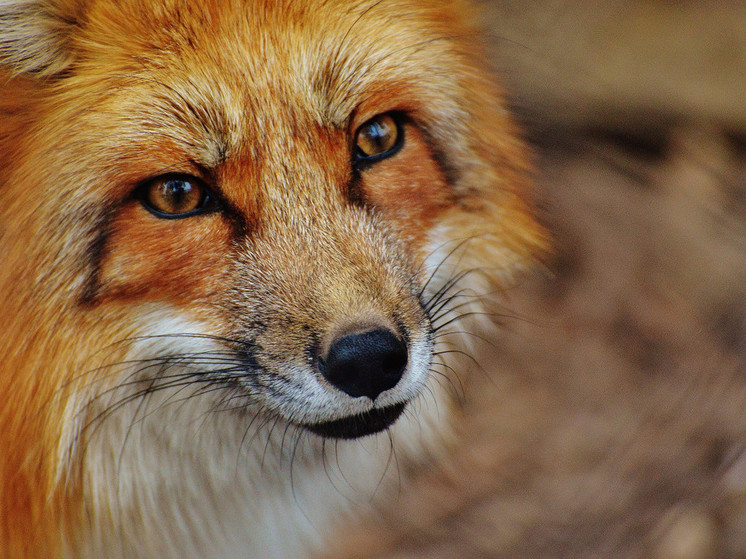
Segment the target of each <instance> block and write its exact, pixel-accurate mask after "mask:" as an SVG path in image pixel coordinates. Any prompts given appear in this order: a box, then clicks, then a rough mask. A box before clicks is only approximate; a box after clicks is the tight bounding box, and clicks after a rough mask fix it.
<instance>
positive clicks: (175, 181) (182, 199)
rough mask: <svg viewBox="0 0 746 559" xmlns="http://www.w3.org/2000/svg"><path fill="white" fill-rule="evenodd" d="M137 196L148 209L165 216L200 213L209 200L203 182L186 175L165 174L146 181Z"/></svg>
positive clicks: (174, 216) (185, 215)
mask: <svg viewBox="0 0 746 559" xmlns="http://www.w3.org/2000/svg"><path fill="white" fill-rule="evenodd" d="M139 197H140V200H141V202H142V203H143V205H144V206H145V207H146V208H147V209H148V210H150V211H151V212H152V213H154V214H155V215H157V216H158V217H165V218H177V217H187V216H190V215H194V214H196V213H200V212H202V211H203V210H205V208H207V206H208V204H209V202H210V196H209V193H208V190H207V187H206V186H205V185H204V183H202V181H200V180H199V179H197V178H195V177H191V176H188V175H166V176H163V177H158V178H156V179H153V180H151V181H148V182H147V183H145V184H144V185H143V186H142V187H141V189H140V193H139Z"/></svg>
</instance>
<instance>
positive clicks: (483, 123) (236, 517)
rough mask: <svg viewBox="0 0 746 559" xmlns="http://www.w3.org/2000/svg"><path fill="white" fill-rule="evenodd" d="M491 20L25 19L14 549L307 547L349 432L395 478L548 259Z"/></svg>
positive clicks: (9, 203)
mask: <svg viewBox="0 0 746 559" xmlns="http://www.w3.org/2000/svg"><path fill="white" fill-rule="evenodd" d="M473 17H474V15H473V13H472V11H471V10H470V9H469V7H468V6H467V5H465V4H462V3H461V2H440V1H432V2H415V1H405V0H391V1H388V2H367V1H365V2H357V3H352V4H351V3H349V2H335V1H330V2H324V3H318V2H310V1H309V2H305V1H297V0H294V1H292V2H290V1H287V2H285V1H272V2H264V1H246V2H243V1H232V2H205V3H199V4H194V3H189V2H181V1H175V0H174V1H163V2H141V1H136V0H131V1H127V2H111V1H105V0H77V1H75V0H54V1H51V2H37V1H34V0H25V1H21V0H14V1H11V2H6V3H5V4H4V5H3V6H0V62H2V63H3V68H4V70H3V74H2V77H3V80H4V81H5V82H6V83H7V87H5V88H4V89H3V92H2V93H0V111H1V112H2V114H3V118H2V120H3V122H2V123H1V124H0V168H2V169H3V170H2V171H0V239H1V240H2V246H3V247H5V255H4V256H3V260H4V262H3V266H2V271H1V272H0V292H2V293H3V295H2V314H3V317H4V321H6V323H7V327H8V329H7V331H6V335H5V336H4V339H3V340H2V342H0V350H1V351H2V356H3V366H2V367H3V368H2V371H0V386H1V387H2V388H3V393H5V394H14V395H16V396H17V399H14V400H13V401H8V403H7V404H4V408H3V410H2V415H1V416H0V432H2V433H3V434H2V435H1V436H2V437H3V439H4V440H3V441H2V444H3V447H4V448H8V453H7V455H6V457H5V458H4V459H3V461H2V463H0V476H1V477H2V483H0V485H1V486H2V487H3V489H2V490H0V499H2V500H1V501H0V506H1V507H2V508H3V510H4V513H6V514H4V520H3V521H2V527H1V529H0V538H2V540H3V541H5V542H6V543H7V545H5V548H7V549H9V550H10V552H9V553H10V556H14V555H20V556H23V555H26V554H30V553H42V552H43V553H44V554H47V555H50V554H51V555H53V554H54V553H62V554H65V553H69V554H72V555H75V556H85V555H86V554H88V555H90V556H100V554H102V553H103V554H117V553H119V554H121V555H125V556H133V555H142V556H152V553H156V552H158V553H161V554H164V553H165V554H166V555H169V554H174V553H176V552H178V553H181V554H187V555H200V554H202V553H205V552H206V551H205V550H206V549H208V548H207V547H205V546H207V543H206V542H210V541H213V542H214V540H215V535H216V534H221V535H222V536H221V538H220V541H222V542H225V543H224V547H222V548H220V547H219V546H218V547H210V548H209V552H210V554H211V555H212V556H222V555H226V556H228V555H231V554H238V553H248V556H252V554H254V555H255V554H257V553H259V554H260V555H261V554H269V555H284V554H288V555H293V554H295V553H297V549H295V548H292V546H291V545H290V544H288V543H287V540H292V541H296V540H298V541H300V540H301V539H302V538H301V535H302V534H300V533H301V532H311V531H313V530H315V531H316V532H318V531H319V529H318V526H316V527H313V530H312V529H311V528H310V527H307V526H306V527H305V528H302V527H298V526H300V525H301V524H304V522H305V520H303V518H304V517H305V518H306V520H307V517H308V515H307V514H306V513H305V512H303V511H301V512H300V513H298V514H294V513H287V514H291V516H292V514H294V516H293V518H294V519H295V520H293V521H292V522H287V520H286V518H285V514H286V513H285V512H277V513H276V514H277V515H279V516H281V517H282V520H279V521H278V522H280V523H287V524H288V525H289V527H288V528H286V531H287V532H288V534H285V533H284V532H283V531H282V530H280V531H278V529H277V526H276V525H275V526H274V527H272V526H271V524H272V519H273V518H275V517H274V516H273V514H275V513H273V512H272V511H277V510H279V511H286V510H291V509H294V508H298V507H297V504H298V500H299V497H298V494H302V493H303V492H304V491H306V492H307V493H308V495H313V497H312V500H313V501H314V504H313V510H314V511H322V510H323V511H324V512H323V513H322V512H319V515H320V516H322V517H324V518H326V517H329V516H330V515H331V516H333V515H334V513H335V511H339V510H340V507H341V506H342V505H340V504H339V502H338V501H339V499H338V496H339V495H341V493H342V492H341V491H339V490H338V488H332V489H331V490H329V491H327V492H326V493H324V495H327V496H325V497H319V496H318V495H319V493H318V491H320V490H319V488H318V481H319V478H320V477H322V478H323V477H325V476H326V477H328V476H329V474H328V470H329V466H328V464H327V461H328V460H329V458H327V457H326V454H325V453H328V452H329V451H330V446H334V448H333V449H332V450H333V452H336V453H341V454H344V455H349V458H350V460H351V461H352V462H351V463H352V466H350V467H349V468H350V469H351V470H352V471H354V472H361V474H360V476H359V477H361V478H362V479H364V481H363V485H365V484H368V485H369V486H370V488H372V490H374V491H375V489H376V488H377V487H379V485H380V484H381V479H382V478H381V474H371V473H370V471H372V470H375V468H376V467H378V468H379V469H382V470H383V471H384V473H385V472H386V471H387V470H388V469H389V468H388V464H389V463H390V461H391V456H392V452H396V453H397V455H398V454H401V456H402V459H403V460H410V461H415V460H417V459H418V457H420V456H421V455H422V453H423V449H425V448H427V447H428V445H430V444H431V443H432V439H433V438H436V439H437V438H438V437H439V436H441V437H442V433H443V430H444V429H446V427H445V424H446V423H447V421H448V416H449V413H448V410H449V408H450V404H449V403H448V402H449V400H448V396H447V395H446V394H445V393H446V392H447V390H445V389H444V387H445V388H447V386H448V383H449V382H453V380H452V379H451V378H450V377H452V376H454V375H455V374H457V373H458V371H457V370H455V367H456V365H455V364H454V363H452V362H451V361H450V358H449V353H450V351H464V349H460V348H461V347H463V344H462V342H461V341H460V337H459V335H458V334H457V333H458V332H460V331H462V330H464V329H465V328H466V329H468V328H473V326H468V324H469V321H468V319H467V316H469V315H472V314H475V313H478V312H481V310H482V309H483V303H484V299H485V297H480V296H479V295H480V294H486V293H489V292H491V291H493V290H494V289H495V287H496V286H498V287H499V286H501V285H504V284H505V283H506V282H507V281H509V279H510V277H511V276H512V274H513V273H514V271H515V270H517V269H520V268H521V267H523V266H524V265H525V263H526V262H529V261H531V260H532V259H533V258H534V255H536V254H537V253H538V252H539V251H540V250H541V249H542V247H543V244H544V240H543V234H542V231H541V228H540V227H539V226H538V225H537V224H536V223H535V221H534V220H533V218H532V216H531V214H532V212H531V207H530V203H529V202H528V200H527V189H528V187H527V185H528V179H529V177H528V175H529V165H528V163H527V156H526V150H525V147H524V146H523V144H522V143H521V142H520V140H519V139H518V138H517V133H516V131H515V128H514V126H513V124H512V122H511V120H510V118H509V116H508V115H507V113H506V111H505V110H504V109H503V108H502V107H503V102H502V99H501V97H500V94H499V91H498V90H497V88H496V86H495V85H494V83H492V81H491V79H490V78H489V77H488V76H487V75H486V74H485V73H484V71H483V69H482V60H481V56H482V54H481V50H480V47H479V39H478V35H477V34H476V33H475V30H474V26H473V24H472V21H471V20H472V18H473ZM447 344H452V345H453V346H455V348H456V349H454V350H450V349H448V348H450V347H451V346H449V345H447ZM330 439H331V440H335V441H337V442H335V444H334V445H326V441H328V440H330ZM379 440H380V441H382V442H377V441H379ZM366 444H372V445H373V446H374V447H376V445H378V446H377V447H376V448H374V449H373V450H371V449H370V448H365V449H364V446H365V445H366ZM361 449H364V452H363V450H361ZM397 449H400V450H397ZM288 456H290V457H291V458H290V459H288ZM283 457H284V458H285V459H283ZM266 461H269V462H271V463H272V464H274V465H273V466H272V467H270V468H269V470H270V471H266V470H265V469H264V468H263V465H264V464H265V462H266ZM337 462H339V457H337ZM238 471H241V472H243V473H241V474H240V475H239V474H238ZM324 472H327V473H324ZM347 477H350V478H353V477H355V476H353V475H351V474H349V472H348V474H347ZM293 478H294V479H295V481H293ZM299 478H300V481H298V479H299ZM332 485H333V484H332ZM352 485H354V483H353V484H352ZM314 492H316V493H314ZM292 493H296V495H292ZM309 498H311V497H309ZM301 500H302V497H301ZM277 503H284V505H282V506H279V505H278V504H277ZM283 507H284V508H283ZM314 514H315V513H314ZM293 522H296V524H297V526H296V524H293ZM247 524H248V525H250V526H251V528H250V529H246V527H245V526H246V525H247ZM28 526H33V527H34V528H32V529H31V531H30V532H29V528H28ZM153 526H158V528H157V529H153ZM237 526H241V528H237ZM185 527H186V528H185ZM233 528H235V529H233ZM228 533H230V534H231V535H230V537H228V536H227V535H226V534H228ZM135 534H136V535H135ZM237 534H239V535H237ZM316 539H318V537H317V538H316ZM212 545H213V546H214V545H216V544H214V543H213V544H212ZM290 549H295V551H293V552H292V553H291V552H290V551H288V550H290ZM235 550H241V551H240V552H238V551H235ZM252 550H253V551H252ZM234 551H235V553H234Z"/></svg>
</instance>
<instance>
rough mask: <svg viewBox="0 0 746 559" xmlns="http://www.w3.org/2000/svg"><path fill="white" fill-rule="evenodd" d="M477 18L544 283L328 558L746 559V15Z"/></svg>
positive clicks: (745, 6)
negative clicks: (448, 411)
mask: <svg viewBox="0 0 746 559" xmlns="http://www.w3.org/2000/svg"><path fill="white" fill-rule="evenodd" d="M481 3H482V4H484V6H485V13H486V16H485V26H486V27H487V29H488V31H489V34H490V40H491V44H492V45H493V47H494V55H493V56H494V59H493V60H492V63H494V66H495V68H496V69H497V70H498V71H499V72H500V73H501V75H502V76H503V77H504V82H505V84H506V87H507V89H508V90H509V93H510V96H511V100H512V102H513V104H514V107H515V110H516V113H517V114H518V115H519V118H520V120H521V121H522V122H523V124H524V126H525V127H526V129H527V131H528V134H529V138H530V140H531V141H532V143H533V144H534V145H535V146H536V149H537V161H538V166H539V178H538V185H537V199H538V201H539V203H540V206H541V208H542V210H543V212H544V218H545V220H546V221H547V223H548V224H549V226H550V228H551V230H552V233H553V235H554V237H555V242H556V255H555V258H554V259H553V260H552V261H551V262H550V268H551V274H547V275H539V274H537V276H535V277H532V278H528V279H525V280H524V281H523V282H522V283H521V284H520V285H519V286H517V287H516V288H514V289H511V290H510V291H509V293H508V294H507V299H506V301H505V310H504V311H505V313H506V314H507V315H509V317H508V318H505V319H504V320H503V321H502V326H501V330H500V334H499V339H498V340H497V342H496V344H495V347H494V348H491V349H489V351H487V352H486V355H485V356H484V357H483V358H482V360H481V363H482V365H483V366H484V369H486V370H487V371H488V374H487V375H485V374H474V375H472V376H471V377H469V382H468V383H467V385H466V387H465V399H464V402H465V404H464V424H463V427H462V431H461V433H460V437H459V443H458V445H457V448H456V449H455V451H454V453H453V455H452V456H450V457H449V458H448V459H447V460H445V461H444V462H441V463H439V464H433V465H432V466H431V467H429V468H427V469H423V471H420V472H417V473H416V476H415V483H414V485H413V486H412V487H410V488H408V489H407V490H406V491H405V492H403V493H402V495H401V496H400V497H399V500H398V501H397V506H396V507H395V508H394V509H393V510H380V511H379V512H378V514H377V515H376V517H375V518H374V519H369V520H367V521H366V523H365V525H364V526H362V527H359V528H352V529H351V530H350V537H349V539H348V540H347V541H345V542H342V543H341V544H340V546H339V549H337V550H335V551H334V553H333V554H332V556H334V557H359V558H363V557H366V558H371V557H381V558H383V557H387V558H397V559H399V558H401V559H404V558H426V557H446V558H450V557H453V558H472V557H473V558H490V557H495V558H532V559H533V558H595V557H599V558H605V557H609V558H617V557H618V558H627V557H629V558H632V557H644V558H648V557H649V558H653V559H707V558H729V559H736V558H746V2H743V1H732V2H724V1H723V2H715V1H713V2H674V1H663V0H661V1H657V2H656V1H629V0H616V1H614V0H605V1H599V2H581V1H577V0H576V1H573V2H567V1H548V0H547V1H536V2H526V1H523V2H521V1H500V0H491V1H484V0H483V1H482V2H481Z"/></svg>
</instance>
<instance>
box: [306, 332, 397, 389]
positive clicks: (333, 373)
mask: <svg viewBox="0 0 746 559" xmlns="http://www.w3.org/2000/svg"><path fill="white" fill-rule="evenodd" d="M406 367H407V345H406V344H405V343H404V342H403V341H402V340H400V339H399V338H398V337H396V336H395V335H394V334H393V333H392V332H390V331H388V330H384V329H378V330H369V331H367V332H362V333H358V334H350V335H347V336H343V337H340V338H338V339H337V340H335V341H334V343H333V344H332V345H331V347H330V348H329V352H328V354H327V356H326V358H325V359H319V369H320V370H321V374H322V375H324V378H326V380H328V381H329V382H330V383H331V384H332V385H334V386H335V387H337V388H339V389H340V390H342V391H343V392H345V393H346V394H349V395H350V396H352V397H353V398H356V397H358V396H368V397H369V398H370V399H371V400H375V399H376V397H378V395H379V394H381V393H382V392H384V391H386V390H388V389H389V388H393V387H394V386H396V384H397V383H398V382H399V380H400V379H401V377H402V375H403V374H404V369H405V368H406Z"/></svg>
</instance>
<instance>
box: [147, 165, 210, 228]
mask: <svg viewBox="0 0 746 559" xmlns="http://www.w3.org/2000/svg"><path fill="white" fill-rule="evenodd" d="M171 181H184V182H189V183H192V184H194V185H196V186H197V187H198V188H199V189H200V191H201V198H200V201H199V205H198V206H197V207H196V208H194V209H192V210H189V211H186V212H180V213H169V212H164V211H163V210H161V209H159V208H157V207H156V206H154V205H153V204H152V202H151V201H150V199H149V197H148V192H149V191H150V189H151V188H152V187H153V186H154V185H155V184H157V183H165V182H171ZM135 198H136V199H137V200H138V201H139V202H140V204H141V205H142V206H143V207H144V208H145V209H146V210H148V211H149V212H150V213H151V214H153V215H154V216H156V217H158V218H161V219H184V218H187V217H192V216H195V215H201V214H206V213H212V212H214V211H217V209H218V208H217V202H216V197H215V195H214V194H213V192H212V190H211V189H210V188H209V187H208V186H207V184H206V183H205V181H204V180H202V179H201V178H199V177H196V176H194V175H190V174H188V173H165V174H162V175H158V176H156V177H153V178H149V179H147V180H145V181H143V182H142V183H140V185H139V186H138V187H137V189H136V190H135Z"/></svg>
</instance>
